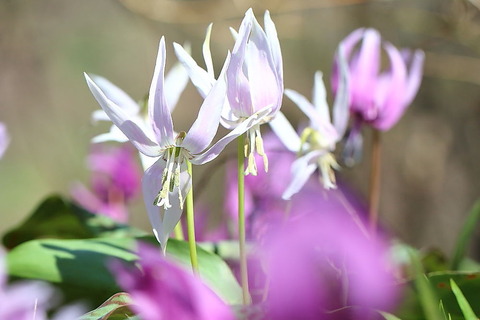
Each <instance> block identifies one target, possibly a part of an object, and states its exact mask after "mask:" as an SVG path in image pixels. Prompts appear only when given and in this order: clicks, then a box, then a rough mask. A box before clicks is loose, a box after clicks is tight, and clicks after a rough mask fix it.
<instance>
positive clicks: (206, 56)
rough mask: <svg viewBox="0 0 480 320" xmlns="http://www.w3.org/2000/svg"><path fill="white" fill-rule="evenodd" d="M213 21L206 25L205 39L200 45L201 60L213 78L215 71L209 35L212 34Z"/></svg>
mask: <svg viewBox="0 0 480 320" xmlns="http://www.w3.org/2000/svg"><path fill="white" fill-rule="evenodd" d="M212 26H213V23H210V24H209V25H208V27H207V34H206V35H205V41H204V42H203V45H202V53H203V60H204V61H205V66H206V67H207V72H208V74H209V75H210V77H212V78H215V71H214V70H213V62H212V53H211V52H210V35H211V34H212Z"/></svg>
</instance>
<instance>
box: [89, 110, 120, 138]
mask: <svg viewBox="0 0 480 320" xmlns="http://www.w3.org/2000/svg"><path fill="white" fill-rule="evenodd" d="M102 111H103V110H102ZM109 120H110V118H109ZM91 141H92V143H102V142H107V141H115V142H127V141H128V137H127V136H126V135H124V134H123V132H122V130H120V129H118V127H117V126H115V125H113V126H112V127H111V128H110V131H109V132H107V133H102V134H99V135H98V136H95V137H93V138H92V140H91Z"/></svg>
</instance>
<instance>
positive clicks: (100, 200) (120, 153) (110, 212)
mask: <svg viewBox="0 0 480 320" xmlns="http://www.w3.org/2000/svg"><path fill="white" fill-rule="evenodd" d="M134 158H135V157H134V153H133V150H132V149H131V147H130V146H127V145H125V146H122V147H110V148H107V147H106V146H105V145H94V146H93V148H92V151H91V153H90V155H89V157H88V167H89V169H90V170H91V171H92V176H91V187H92V191H90V190H88V189H87V188H86V187H85V186H83V185H81V184H76V185H75V186H74V187H73V188H72V196H73V198H74V199H75V201H77V202H78V203H79V204H80V205H81V206H83V207H84V208H86V209H87V210H89V211H91V212H95V213H99V214H104V215H106V216H109V217H111V218H112V219H115V220H117V221H119V222H127V221H128V210H127V207H126V205H127V203H128V202H129V201H130V200H132V199H133V198H135V197H136V196H137V195H138V193H139V192H140V179H141V174H140V170H139V168H138V165H137V163H136V161H135V159H134Z"/></svg>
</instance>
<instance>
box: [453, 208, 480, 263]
mask: <svg viewBox="0 0 480 320" xmlns="http://www.w3.org/2000/svg"><path fill="white" fill-rule="evenodd" d="M479 220H480V200H478V201H477V202H475V204H474V206H473V208H472V209H471V210H470V212H469V214H468V216H467V220H466V221H465V224H464V225H463V227H462V230H461V232H460V235H459V236H458V239H457V243H456V245H455V250H454V253H453V258H452V262H451V268H452V270H458V268H459V265H460V263H461V262H462V260H463V258H464V257H465V252H466V251H467V249H468V244H469V243H470V240H471V238H472V235H473V232H474V231H475V228H476V226H477V224H478V221H479Z"/></svg>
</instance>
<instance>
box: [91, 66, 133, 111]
mask: <svg viewBox="0 0 480 320" xmlns="http://www.w3.org/2000/svg"><path fill="white" fill-rule="evenodd" d="M90 78H91V79H92V80H93V82H95V84H96V85H97V86H98V87H99V88H100V89H101V90H102V92H103V93H104V94H105V96H107V98H108V99H109V100H110V101H112V102H113V103H115V104H116V105H117V106H119V107H120V108H122V109H123V110H124V111H125V113H127V114H138V113H139V112H140V106H139V105H138V104H137V103H136V102H135V101H134V100H133V99H132V98H131V97H130V96H129V95H128V94H126V93H125V91H123V90H122V89H120V88H119V87H117V86H116V85H114V84H113V83H111V82H110V81H108V80H107V79H106V78H104V77H101V76H97V75H95V74H90Z"/></svg>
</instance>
